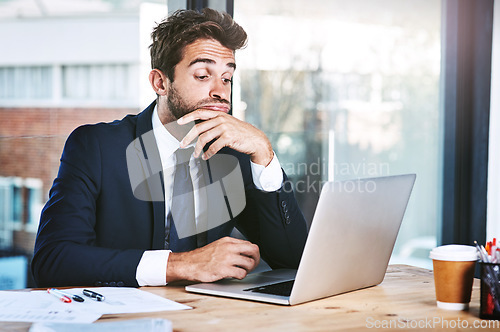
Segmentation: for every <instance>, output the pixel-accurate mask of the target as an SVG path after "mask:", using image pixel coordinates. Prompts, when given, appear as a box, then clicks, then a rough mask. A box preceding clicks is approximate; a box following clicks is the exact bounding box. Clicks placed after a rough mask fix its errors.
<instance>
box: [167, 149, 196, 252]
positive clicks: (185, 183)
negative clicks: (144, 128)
mask: <svg viewBox="0 0 500 332" xmlns="http://www.w3.org/2000/svg"><path fill="white" fill-rule="evenodd" d="M193 151H194V148H192V147H191V148H187V149H177V151H175V156H176V165H175V173H174V188H173V192H172V205H171V218H170V220H169V222H170V225H169V226H170V227H167V228H168V229H167V231H168V232H169V233H170V234H166V236H167V238H168V237H169V241H168V240H167V241H168V242H170V246H175V247H177V248H171V249H173V250H176V251H188V250H193V249H196V247H197V245H196V236H195V235H196V219H195V211H194V193H193V182H192V179H191V173H190V167H189V159H190V157H191V155H192V154H193ZM193 235H194V236H193ZM175 237H177V238H175Z"/></svg>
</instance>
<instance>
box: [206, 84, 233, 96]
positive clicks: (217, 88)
mask: <svg viewBox="0 0 500 332" xmlns="http://www.w3.org/2000/svg"><path fill="white" fill-rule="evenodd" d="M230 94H231V85H225V84H224V83H223V82H222V80H214V83H213V85H212V87H211V89H210V97H212V98H214V99H223V100H229V95H230Z"/></svg>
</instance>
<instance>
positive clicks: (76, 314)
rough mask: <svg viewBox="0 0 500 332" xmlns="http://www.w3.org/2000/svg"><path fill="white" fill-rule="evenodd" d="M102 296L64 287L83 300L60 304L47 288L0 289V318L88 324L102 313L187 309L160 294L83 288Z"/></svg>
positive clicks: (133, 289) (122, 289)
mask: <svg viewBox="0 0 500 332" xmlns="http://www.w3.org/2000/svg"><path fill="white" fill-rule="evenodd" d="M86 289H90V290H92V291H95V292H97V293H99V294H102V295H104V297H105V300H104V301H95V300H93V299H91V298H89V297H87V296H84V295H83V293H82V291H83V288H71V289H64V290H63V291H64V293H66V294H70V295H78V296H80V297H82V298H83V299H84V302H77V301H72V302H71V303H63V302H62V301H60V300H59V299H58V298H57V297H55V296H53V295H51V294H49V293H47V291H32V292H13V291H0V321H10V322H66V323H91V322H94V321H96V320H97V319H99V317H101V315H104V314H121V313H136V312H152V311H170V310H184V309H191V307H189V306H186V305H183V304H180V303H177V302H174V301H171V300H168V299H165V298H163V297H161V296H158V295H155V294H152V293H149V292H146V291H141V290H139V289H137V288H129V287H100V288H86Z"/></svg>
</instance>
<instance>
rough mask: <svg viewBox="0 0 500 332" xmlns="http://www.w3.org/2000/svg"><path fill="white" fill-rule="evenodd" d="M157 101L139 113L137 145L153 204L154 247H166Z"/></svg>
mask: <svg viewBox="0 0 500 332" xmlns="http://www.w3.org/2000/svg"><path fill="white" fill-rule="evenodd" d="M155 104H156V102H153V103H151V105H149V106H148V107H147V108H146V109H145V110H144V111H143V112H142V113H140V114H139V115H138V118H137V127H136V138H137V139H136V141H135V142H134V143H135V147H136V150H137V154H138V158H139V160H140V162H141V165H142V168H143V171H144V174H145V175H146V181H147V187H148V190H149V194H150V197H151V204H152V206H153V216H154V218H153V238H152V249H164V242H165V188H164V184H163V172H162V164H161V159H160V153H159V152H158V145H157V144H156V140H155V137H154V134H153V124H152V116H153V110H154V107H155Z"/></svg>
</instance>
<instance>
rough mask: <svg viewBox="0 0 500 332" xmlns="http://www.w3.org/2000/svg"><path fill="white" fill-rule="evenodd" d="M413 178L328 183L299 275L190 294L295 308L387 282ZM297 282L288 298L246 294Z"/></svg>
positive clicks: (197, 288)
mask: <svg viewBox="0 0 500 332" xmlns="http://www.w3.org/2000/svg"><path fill="white" fill-rule="evenodd" d="M415 177H416V176H415V174H408V175H397V176H388V177H379V178H368V179H356V180H347V181H335V182H327V183H326V184H325V185H324V186H323V188H322V191H321V194H320V198H319V201H318V205H317V207H316V211H315V214H314V218H313V221H312V224H311V228H310V230H309V235H308V238H307V241H306V245H305V248H304V252H303V255H302V258H301V261H300V264H299V268H298V270H297V271H290V270H273V271H267V272H264V273H256V274H250V275H249V276H247V277H246V278H245V279H243V280H221V281H219V282H215V283H202V284H195V285H190V286H187V287H186V290H187V291H191V292H197V293H203V294H210V295H218V296H228V297H234V298H240V299H249V300H256V301H264V302H271V303H278V304H289V305H294V304H299V303H303V302H307V301H312V300H316V299H320V298H324V297H328V296H332V295H336V294H340V293H345V292H348V291H353V290H357V289H361V288H365V287H369V286H374V285H377V284H379V283H380V282H382V280H383V278H384V275H385V271H386V269H387V265H388V263H389V259H390V256H391V253H392V249H393V247H394V244H395V242H396V237H397V234H398V231H399V228H400V225H401V221H402V219H403V216H404V212H405V210H406V206H407V204H408V200H409V197H410V193H411V190H412V188H413V184H414V182H415ZM294 277H295V282H294V284H293V288H292V291H291V294H290V296H289V297H285V296H279V295H272V294H262V293H254V292H251V291H248V289H251V288H253V287H257V286H262V285H266V284H270V283H276V282H280V281H285V280H290V279H293V278H294Z"/></svg>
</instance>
